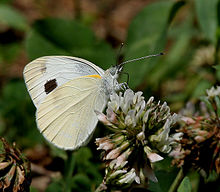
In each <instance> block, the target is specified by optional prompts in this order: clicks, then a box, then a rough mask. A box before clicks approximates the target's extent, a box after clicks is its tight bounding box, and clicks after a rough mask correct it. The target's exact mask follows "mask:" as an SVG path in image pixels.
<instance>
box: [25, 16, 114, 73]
mask: <svg viewBox="0 0 220 192" xmlns="http://www.w3.org/2000/svg"><path fill="white" fill-rule="evenodd" d="M26 48H27V53H28V56H29V58H30V59H31V60H33V59H36V58H37V57H40V56H45V55H70V56H77V57H82V58H85V59H87V60H89V61H91V62H94V63H96V64H97V65H99V66H101V67H102V68H104V69H107V68H109V67H110V66H112V65H113V64H115V53H114V51H113V49H112V48H111V46H110V45H109V44H108V43H106V42H104V41H103V40H99V39H97V38H96V37H95V35H94V33H93V32H92V31H91V30H90V29H89V28H88V27H86V26H84V25H83V24H81V23H79V22H77V21H74V20H65V19H54V18H50V19H44V20H40V21H37V22H36V23H35V24H34V26H33V29H32V31H30V32H29V33H28V34H27V39H26Z"/></svg>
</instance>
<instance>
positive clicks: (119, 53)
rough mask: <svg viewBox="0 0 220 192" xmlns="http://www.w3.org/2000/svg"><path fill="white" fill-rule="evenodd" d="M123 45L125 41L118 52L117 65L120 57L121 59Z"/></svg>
mask: <svg viewBox="0 0 220 192" xmlns="http://www.w3.org/2000/svg"><path fill="white" fill-rule="evenodd" d="M123 46H124V43H121V45H120V48H119V51H118V54H117V60H116V65H119V59H120V55H121V50H122V48H123Z"/></svg>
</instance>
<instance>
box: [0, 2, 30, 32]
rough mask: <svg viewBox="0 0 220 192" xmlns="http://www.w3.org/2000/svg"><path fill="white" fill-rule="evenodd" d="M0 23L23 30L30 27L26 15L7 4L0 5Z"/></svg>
mask: <svg viewBox="0 0 220 192" xmlns="http://www.w3.org/2000/svg"><path fill="white" fill-rule="evenodd" d="M0 23H1V24H4V25H7V26H9V27H13V28H15V29H18V30H22V31H25V30H27V29H28V24H27V20H26V19H25V17H24V16H23V15H22V14H21V13H20V12H18V11H17V10H16V9H14V8H12V7H10V6H7V5H0Z"/></svg>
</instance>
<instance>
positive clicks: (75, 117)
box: [24, 56, 125, 150]
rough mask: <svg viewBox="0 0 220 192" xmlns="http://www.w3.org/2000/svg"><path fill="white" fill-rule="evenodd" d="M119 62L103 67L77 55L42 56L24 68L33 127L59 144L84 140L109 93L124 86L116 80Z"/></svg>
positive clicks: (78, 143)
mask: <svg viewBox="0 0 220 192" xmlns="http://www.w3.org/2000/svg"><path fill="white" fill-rule="evenodd" d="M122 66H123V65H121V64H120V65H116V66H115V67H112V68H110V69H108V70H106V71H104V70H103V69H101V68H99V67H98V66H96V65H95V64H93V63H91V62H89V61H86V60H84V59H81V58H76V57H68V56H46V57H41V58H38V59H36V60H34V61H32V62H30V63H29V64H28V65H26V67H25V68H24V79H25V83H26V86H27V89H28V92H29V94H30V96H31V98H32V100H33V103H34V105H35V107H36V108H37V111H36V122H37V127H38V128H39V130H40V132H41V133H42V134H43V135H44V137H45V138H46V139H47V140H48V141H50V142H51V143H53V144H54V145H56V146H57V147H59V148H63V149H66V150H67V149H68V150H74V149H77V148H78V147H80V146H82V145H84V144H86V143H87V142H88V141H89V138H90V136H91V135H92V133H93V132H94V129H95V127H96V124H97V122H98V119H97V117H96V114H95V112H94V111H95V110H97V111H100V112H101V111H103V109H104V108H105V106H106V103H107V101H108V98H109V97H110V95H111V94H112V93H113V92H114V91H116V90H119V89H121V88H122V87H124V86H125V83H122V84H119V83H118V82H117V78H118V74H119V73H120V72H121V70H122Z"/></svg>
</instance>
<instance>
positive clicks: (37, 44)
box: [26, 30, 68, 60]
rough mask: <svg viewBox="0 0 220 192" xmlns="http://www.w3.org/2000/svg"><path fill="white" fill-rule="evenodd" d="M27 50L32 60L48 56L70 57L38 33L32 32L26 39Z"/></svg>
mask: <svg viewBox="0 0 220 192" xmlns="http://www.w3.org/2000/svg"><path fill="white" fill-rule="evenodd" d="M26 50H27V54H28V57H29V59H30V60H33V59H36V58H38V57H41V56H46V55H68V53H67V52H65V51H64V50H62V49H60V48H59V47H57V46H56V45H54V44H53V43H51V42H50V41H48V40H47V39H45V38H44V37H43V36H42V35H41V34H39V33H38V32H36V31H34V30H31V31H30V32H29V33H28V35H27V38H26Z"/></svg>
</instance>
